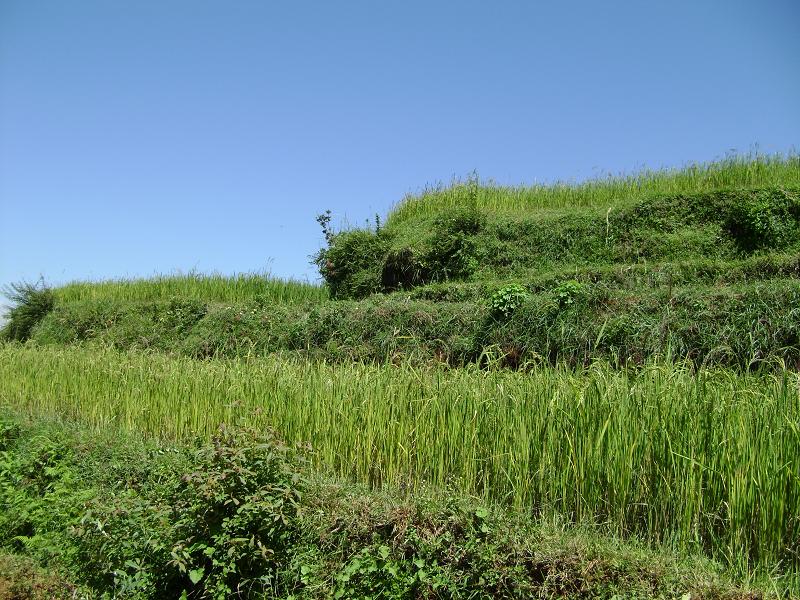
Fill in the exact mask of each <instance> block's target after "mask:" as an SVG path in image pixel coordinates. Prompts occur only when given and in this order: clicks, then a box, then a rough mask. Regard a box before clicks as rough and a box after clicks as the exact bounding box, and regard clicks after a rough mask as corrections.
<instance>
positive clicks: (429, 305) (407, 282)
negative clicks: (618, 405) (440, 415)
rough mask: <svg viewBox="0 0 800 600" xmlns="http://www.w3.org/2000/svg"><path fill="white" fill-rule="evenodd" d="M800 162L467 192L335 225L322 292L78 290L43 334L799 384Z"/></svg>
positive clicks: (229, 287)
mask: <svg viewBox="0 0 800 600" xmlns="http://www.w3.org/2000/svg"><path fill="white" fill-rule="evenodd" d="M799 161H800V159H797V158H796V157H792V158H788V159H766V158H762V159H757V160H754V161H741V160H734V161H728V162H724V163H717V164H712V165H708V166H704V167H693V168H690V169H687V170H685V171H678V172H664V173H661V172H659V173H645V174H641V175H638V176H634V177H630V178H627V179H610V180H608V181H600V182H593V183H589V184H584V185H582V186H575V187H569V186H555V187H549V188H547V187H545V188H537V187H534V188H506V187H502V186H497V185H493V184H485V185H482V184H480V183H479V182H478V181H477V180H476V179H470V180H468V181H465V182H461V183H455V184H453V185H452V186H450V187H447V188H442V189H435V190H429V191H426V192H424V193H422V194H421V195H419V196H418V197H410V198H407V199H405V200H404V201H403V202H401V203H400V205H399V206H398V207H397V208H396V209H395V210H394V211H393V212H392V213H390V215H389V217H388V218H387V219H386V224H385V225H384V226H377V227H376V228H373V229H356V230H346V231H339V232H334V231H332V230H330V229H328V228H327V225H326V230H325V234H326V238H327V240H328V246H327V247H325V248H324V249H323V250H322V251H320V253H319V254H318V255H317V257H316V262H317V264H318V265H319V267H320V272H321V273H322V275H323V277H324V279H325V282H326V284H327V286H326V287H325V288H321V287H314V286H310V285H302V284H293V285H284V284H280V283H276V282H266V281H264V280H263V279H259V278H257V277H240V278H238V279H235V280H231V281H224V280H222V279H220V278H205V279H203V281H197V280H196V278H194V279H193V278H191V277H189V278H162V279H161V280H157V281H138V282H137V281H133V282H113V283H103V284H100V285H89V284H80V283H76V284H72V285H69V286H66V287H64V288H60V289H58V290H56V291H55V302H54V310H52V312H50V313H49V314H47V316H46V317H44V319H43V320H42V322H41V323H38V324H37V326H36V328H35V329H33V330H32V331H31V332H30V333H31V335H32V337H33V339H34V340H35V341H37V342H40V343H57V344H65V343H83V342H89V341H94V342H99V343H103V344H107V345H112V346H114V347H117V348H139V349H142V348H155V349H159V350H166V351H170V352H176V353H180V354H184V355H188V356H192V357H209V356H217V357H233V356H243V355H247V356H251V355H267V354H271V353H275V352H283V351H299V352H302V353H305V354H307V355H309V356H311V357H315V358H325V359H328V360H360V361H378V362H386V361H394V362H397V361H400V360H408V359H410V360H413V361H415V362H417V363H429V362H444V363H447V364H450V365H453V366H459V365H464V364H468V363H486V362H489V363H492V364H502V365H505V366H510V367H514V368H521V367H524V366H526V365H528V366H529V365H530V364H533V363H536V362H542V361H544V362H548V363H559V362H564V363H567V364H572V365H581V364H588V363H589V362H591V361H592V360H594V359H598V358H601V359H605V360H611V361H614V362H615V363H617V364H624V363H634V364H637V363H638V364H641V363H643V362H644V361H646V360H648V359H650V358H656V357H658V358H664V357H669V358H670V359H678V360H683V359H689V360H691V361H693V362H694V363H696V364H721V365H729V366H734V367H736V368H739V369H750V368H755V367H756V366H758V365H761V364H764V363H771V364H785V365H788V366H797V364H798V360H799V359H800V353H799V352H798V347H800V337H799V335H800V334H799V333H798V332H799V331H800V329H799V328H800V320H799V319H800V312H799V311H800V287H799V286H800V278H799V277H798V275H800V162H799ZM328 293H330V299H328Z"/></svg>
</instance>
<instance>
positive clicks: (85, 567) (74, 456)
mask: <svg viewBox="0 0 800 600" xmlns="http://www.w3.org/2000/svg"><path fill="white" fill-rule="evenodd" d="M0 448H2V452H0V505H1V506H4V507H6V510H4V511H2V512H0V599H3V600H5V599H6V598H8V599H9V600H23V599H32V598H54V597H58V598H84V597H87V598H94V597H97V598H100V597H102V598H108V597H114V598H138V599H141V600H144V599H146V598H178V597H187V598H232V597H237V598H238V597H246V598H293V599H295V600H301V599H308V600H310V599H312V598H319V599H322V598H326V599H330V598H367V597H371V598H384V599H387V600H391V599H396V600H400V599H406V600H407V599H409V598H450V599H453V600H459V599H463V600H467V599H487V600H488V599H489V598H492V599H497V598H507V599H511V598H519V599H523V598H524V599H527V598H534V597H535V598H542V599H545V598H553V599H555V598H558V599H562V600H564V599H566V600H569V599H575V600H577V599H578V598H583V599H585V598H619V597H625V598H660V599H667V598H681V597H683V598H685V597H687V596H689V597H692V598H698V599H699V598H702V599H704V600H755V599H757V598H762V597H763V596H762V592H761V591H760V590H770V591H772V590H774V591H775V592H776V593H775V594H774V595H776V596H777V595H779V594H780V593H781V592H783V593H784V594H785V595H787V596H788V595H789V594H790V593H791V588H787V587H786V586H785V585H784V582H782V581H780V580H779V579H776V578H774V577H773V578H763V579H760V580H759V581H758V582H752V581H747V580H742V579H739V580H738V581H735V580H734V579H733V578H731V576H730V574H729V573H725V572H724V571H723V569H721V567H720V565H719V564H718V563H714V562H712V561H709V560H707V559H703V558H702V557H700V556H684V555H678V556H675V555H673V554H672V553H671V552H670V551H669V549H668V548H647V547H646V545H644V544H642V543H640V542H638V541H630V540H629V541H622V540H619V539H617V538H611V537H607V536H601V535H598V534H597V533H596V532H594V531H592V530H591V529H590V528H586V527H574V526H569V525H567V524H565V523H564V522H563V521H558V520H541V519H537V518H531V515H529V514H523V513H511V512H509V511H507V510H503V509H502V508H500V507H498V506H496V505H491V504H487V503H485V502H481V501H479V500H477V499H472V498H467V497H464V496H461V495H459V494H457V493H454V492H453V491H452V490H450V491H447V492H444V491H443V490H425V491H424V492H423V493H416V494H414V496H413V498H403V497H400V496H398V495H397V494H396V492H395V491H394V490H384V491H381V492H376V491H372V490H368V489H365V488H364V487H363V486H358V485H352V484H350V485H342V484H341V482H338V481H336V480H335V479H334V478H331V477H330V476H329V475H323V476H320V474H319V473H316V474H315V473H313V472H310V471H309V469H308V464H307V462H306V461H305V460H304V459H303V455H304V452H303V451H302V450H300V451H298V450H296V449H291V448H288V447H287V446H286V445H285V444H284V443H283V442H282V441H281V440H280V438H277V437H276V436H275V434H274V433H273V432H270V431H255V430H252V429H246V428H237V427H226V428H224V429H220V430H218V431H216V432H215V434H214V436H213V438H212V439H210V440H209V439H199V440H192V442H191V443H189V444H169V443H161V442H158V441H156V440H152V439H143V438H142V436H141V435H140V434H138V433H129V434H126V433H124V432H121V431H119V429H118V428H107V429H105V430H104V431H91V430H89V429H87V427H86V426H85V425H76V424H68V423H65V422H64V421H63V420H50V419H41V418H39V419H35V420H33V421H31V420H29V419H26V418H24V417H21V416H20V415H19V414H13V413H9V412H6V411H5V410H3V409H2V408H0ZM9 508H10V510H8V509H9ZM243 542H245V543H243ZM68 581H69V582H72V583H67V582H68Z"/></svg>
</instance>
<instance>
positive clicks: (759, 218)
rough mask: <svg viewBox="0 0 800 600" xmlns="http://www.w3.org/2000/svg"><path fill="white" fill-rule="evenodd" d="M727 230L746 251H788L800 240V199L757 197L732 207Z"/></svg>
mask: <svg viewBox="0 0 800 600" xmlns="http://www.w3.org/2000/svg"><path fill="white" fill-rule="evenodd" d="M724 227H725V230H726V231H727V232H728V233H729V234H730V235H731V236H732V237H733V238H734V240H735V241H736V244H737V245H738V246H739V247H740V248H741V249H742V250H744V251H748V252H752V251H754V250H761V249H764V248H782V247H785V246H787V245H788V244H790V243H791V242H792V241H795V240H797V238H798V237H800V198H798V197H796V196H787V195H783V194H774V193H773V194H770V193H766V192H764V193H760V194H757V195H754V196H752V197H750V198H748V199H747V200H745V201H743V202H739V203H736V204H735V205H734V206H732V207H731V210H730V213H729V215H728V217H727V219H726V221H725V224H724Z"/></svg>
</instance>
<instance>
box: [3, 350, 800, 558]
mask: <svg viewBox="0 0 800 600" xmlns="http://www.w3.org/2000/svg"><path fill="white" fill-rule="evenodd" d="M0 382H1V383H0V403H2V404H6V405H9V406H11V407H13V408H14V409H16V410H27V411H32V412H36V413H40V414H48V413H49V414H56V415H61V416H64V417H67V418H76V419H80V420H82V421H85V422H87V423H89V424H91V425H92V426H94V427H97V428H109V427H111V428H122V429H125V430H134V431H142V432H146V433H148V434H152V435H154V436H159V437H166V438H174V439H190V438H191V437H192V436H193V435H195V434H198V433H199V434H203V435H210V434H211V433H212V432H213V431H214V430H215V429H216V428H217V426H218V425H219V424H220V423H221V422H224V423H229V424H231V423H234V424H246V425H249V426H255V427H264V426H271V427H274V428H276V429H277V430H278V431H280V432H281V433H282V434H283V435H284V436H285V437H286V439H287V440H288V441H290V442H296V441H298V442H299V441H310V442H311V443H312V444H313V447H314V453H313V456H314V460H315V461H316V464H317V466H318V467H320V468H322V469H323V470H325V471H326V472H329V473H332V474H335V475H337V476H341V477H346V478H352V479H354V480H358V481H362V482H366V483H369V484H371V485H373V486H376V487H379V486H382V485H383V484H387V483H388V484H391V485H392V486H398V487H400V488H403V489H406V490H408V491H409V492H413V491H414V490H416V489H418V488H420V487H423V486H426V485H435V486H451V487H454V488H456V489H458V490H460V491H462V492H466V493H469V494H473V495H475V496H478V497H481V498H485V499H488V500H492V501H498V502H502V503H505V504H508V505H510V506H513V507H515V508H517V509H524V510H526V511H532V512H534V513H537V514H542V515H561V516H562V517H566V518H567V519H568V520H570V521H574V522H580V523H593V524H596V525H598V526H599V527H600V528H601V529H602V530H604V531H608V532H609V533H612V534H614V535H622V536H628V535H634V536H640V537H643V538H645V539H648V540H651V541H653V542H659V543H667V544H671V545H673V546H674V547H676V548H682V549H689V550H697V549H702V550H704V551H705V552H707V553H708V554H710V555H712V556H714V557H716V558H718V559H720V560H722V561H724V562H726V563H727V564H728V565H729V566H731V567H733V568H734V569H739V570H741V571H742V572H748V571H750V569H752V568H754V567H758V568H767V569H774V568H778V569H783V570H785V571H790V570H793V571H794V572H795V573H796V571H797V569H798V566H800V561H798V551H800V519H798V516H797V515H798V513H797V507H798V506H800V477H799V476H798V473H800V379H799V378H798V375H797V374H796V373H792V372H788V371H781V372H779V373H778V374H766V373H762V374H734V373H732V372H730V371H726V370H708V371H701V372H699V373H695V372H693V371H692V370H691V369H690V368H688V367H684V366H681V365H670V366H667V365H664V366H662V365H655V364H652V365H650V366H647V367H644V368H642V369H638V370H636V371H633V370H614V369H612V368H610V367H608V366H606V365H605V364H601V363H598V364H595V365H593V366H591V367H589V368H588V369H586V370H585V371H580V372H576V371H574V370H569V369H561V368H550V367H547V368H540V369H535V370H533V371H530V372H527V373H524V374H523V373H512V372H491V373H487V372H483V371H479V370H477V369H471V370H470V369H459V370H445V369H419V368H413V367H411V366H406V365H400V366H391V365H387V366H365V365H358V364H344V365H335V366H332V365H328V364H325V363H320V362H309V361H303V360H297V359H294V358H291V357H288V358H280V357H272V358H268V359H258V360H255V359H254V360H249V361H248V360H231V361H228V360H217V361H206V362H201V361H193V360H190V359H184V358H179V357H170V356H167V355H159V354H143V353H135V352H129V353H117V352H115V351H112V350H102V349H91V348H74V349H55V348H37V347H35V346H19V345H16V344H9V345H5V346H3V347H0Z"/></svg>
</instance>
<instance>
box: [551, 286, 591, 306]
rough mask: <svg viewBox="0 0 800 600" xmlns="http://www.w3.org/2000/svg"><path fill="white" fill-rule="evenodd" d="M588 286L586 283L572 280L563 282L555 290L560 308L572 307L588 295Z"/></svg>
mask: <svg viewBox="0 0 800 600" xmlns="http://www.w3.org/2000/svg"><path fill="white" fill-rule="evenodd" d="M587 289H588V288H587V286H586V284H585V283H581V282H579V281H575V280H574V279H571V280H569V281H562V282H561V283H559V284H558V285H557V286H556V288H555V289H554V290H553V294H554V295H555V297H556V301H557V302H558V305H559V306H560V307H562V308H563V307H565V306H570V305H572V304H575V302H576V301H577V300H578V299H579V298H580V297H582V296H583V295H585V294H586V291H587Z"/></svg>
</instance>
